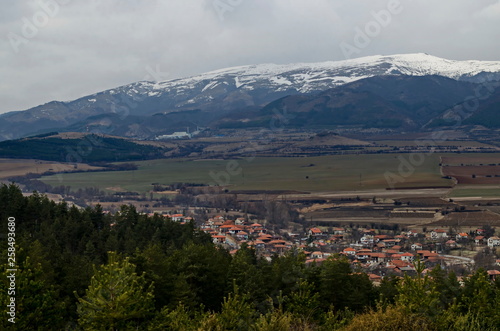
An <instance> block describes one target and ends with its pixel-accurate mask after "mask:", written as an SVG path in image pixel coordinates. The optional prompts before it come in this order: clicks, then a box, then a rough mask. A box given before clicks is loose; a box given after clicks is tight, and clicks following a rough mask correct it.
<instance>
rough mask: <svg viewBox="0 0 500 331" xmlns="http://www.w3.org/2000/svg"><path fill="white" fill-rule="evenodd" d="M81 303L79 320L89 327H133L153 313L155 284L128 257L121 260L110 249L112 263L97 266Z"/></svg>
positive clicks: (109, 261)
mask: <svg viewBox="0 0 500 331" xmlns="http://www.w3.org/2000/svg"><path fill="white" fill-rule="evenodd" d="M77 297H78V295H77ZM77 306H78V308H77V311H78V315H79V319H78V322H79V324H80V326H81V327H82V328H84V329H85V330H126V329H132V328H134V327H136V326H138V325H140V324H141V322H142V323H143V322H144V321H145V320H146V319H147V318H148V317H150V316H151V313H152V310H153V285H152V284H150V285H148V284H147V282H146V281H145V279H144V275H141V276H138V275H137V273H136V272H135V265H133V264H132V263H130V262H129V259H128V258H125V259H124V260H120V259H119V258H118V257H117V254H116V253H115V252H110V253H109V256H108V264H107V265H104V266H101V268H100V269H99V270H95V272H94V276H93V277H92V280H91V283H90V286H89V288H88V289H87V291H86V293H85V296H84V297H83V298H80V297H78V305H77Z"/></svg>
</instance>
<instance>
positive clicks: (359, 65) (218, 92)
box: [0, 54, 500, 140]
mask: <svg viewBox="0 0 500 331" xmlns="http://www.w3.org/2000/svg"><path fill="white" fill-rule="evenodd" d="M386 75H390V76H402V75H408V76H429V75H437V76H442V77H447V78H450V79H453V80H458V81H468V82H480V81H484V80H500V62H498V61H497V62H493V61H490V62H487V61H451V60H446V59H441V58H437V57H434V56H431V55H427V54H403V55H392V56H369V57H364V58H359V59H351V60H345V61H335V62H334V61H329V62H321V63H299V64H289V65H276V64H262V65H251V66H242V67H234V68H227V69H222V70H217V71H212V72H208V73H205V74H201V75H198V76H193V77H189V78H183V79H173V80H168V81H164V82H159V83H153V82H137V83H133V84H129V85H125V86H121V87H118V88H115V89H111V90H107V91H103V92H100V93H96V94H93V95H90V96H86V97H83V98H80V99H78V100H75V101H71V102H50V103H48V104H45V105H42V106H38V107H35V108H31V109H28V110H26V111H22V112H12V113H8V114H4V115H0V140H4V139H14V138H18V137H22V136H24V135H27V134H29V133H32V132H38V131H40V130H50V129H61V128H64V127H66V126H69V125H74V124H76V123H78V122H82V121H85V120H86V119H87V118H88V117H90V116H99V115H103V114H115V115H118V116H119V118H120V120H125V119H126V118H127V117H129V116H134V115H138V116H145V115H152V114H155V113H170V112H176V111H184V110H194V109H200V110H202V111H208V112H214V113H217V114H218V116H220V114H230V113H233V112H234V111H237V110H240V111H241V110H250V111H251V110H256V109H258V108H260V107H261V106H263V105H265V104H267V103H269V102H271V101H273V100H276V99H278V98H281V97H284V96H287V95H296V94H307V93H317V92H321V91H324V90H327V89H330V88H333V87H336V86H342V85H344V84H347V83H352V82H354V81H358V80H360V79H364V78H369V77H374V76H386ZM130 136H133V137H138V138H148V134H147V130H146V132H143V133H137V134H136V133H133V131H132V132H131V133H130Z"/></svg>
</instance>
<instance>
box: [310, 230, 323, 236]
mask: <svg viewBox="0 0 500 331" xmlns="http://www.w3.org/2000/svg"><path fill="white" fill-rule="evenodd" d="M308 234H309V235H310V236H311V237H320V236H322V235H323V231H321V230H320V229H318V228H310V229H309V232H308Z"/></svg>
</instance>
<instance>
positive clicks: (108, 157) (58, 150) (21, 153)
mask: <svg viewBox="0 0 500 331" xmlns="http://www.w3.org/2000/svg"><path fill="white" fill-rule="evenodd" d="M43 136H44V135H39V136H35V137H31V138H24V139H17V140H7V141H2V142H0V154H1V155H2V157H7V158H18V159H38V160H48V161H58V162H84V163H95V162H119V161H134V160H148V159H155V158H161V157H163V156H164V155H163V154H164V153H165V150H163V149H161V148H158V147H153V146H148V145H139V144H136V143H134V142H132V141H129V140H126V139H120V138H111V137H102V136H99V135H95V134H89V135H87V136H85V137H83V138H78V139H61V138H57V137H48V138H44V137H43ZM41 138H43V139H41Z"/></svg>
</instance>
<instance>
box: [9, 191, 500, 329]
mask: <svg viewBox="0 0 500 331" xmlns="http://www.w3.org/2000/svg"><path fill="white" fill-rule="evenodd" d="M9 217H14V218H15V219H16V226H15V231H16V237H15V238H16V249H17V251H16V263H17V268H18V271H17V273H16V303H17V315H16V323H15V324H12V323H10V322H8V321H7V317H6V314H4V317H3V318H2V322H1V324H2V327H1V328H2V329H18V330H31V329H38V330H64V329H67V330H79V329H84V330H129V329H134V330H375V329H378V330H497V329H498V327H499V326H500V308H499V307H500V281H496V282H492V281H490V280H489V278H488V274H487V273H486V272H484V270H479V271H477V272H476V273H474V274H472V275H471V276H470V277H467V278H465V279H464V283H463V285H461V284H460V282H459V280H458V279H457V277H456V276H455V275H454V274H453V273H446V272H445V271H444V270H442V269H441V268H439V267H436V268H435V269H434V270H432V271H431V272H430V273H429V274H426V275H423V268H424V267H423V265H422V264H417V269H418V277H416V278H410V277H404V278H402V279H399V278H396V277H389V278H385V279H384V280H383V281H382V283H381V285H380V286H374V285H372V282H371V281H370V280H369V277H368V276H367V275H366V274H365V273H363V272H360V270H356V269H353V268H352V267H351V265H350V263H349V262H348V261H347V259H345V258H343V257H340V256H334V257H331V258H329V259H328V260H326V261H324V262H323V263H321V264H306V263H305V255H304V254H303V253H301V252H298V251H291V252H289V253H288V254H286V255H284V256H273V257H271V258H270V259H265V258H259V257H258V256H256V254H255V251H254V250H253V249H250V248H248V247H245V246H244V247H242V248H241V249H240V250H239V251H238V252H237V253H235V254H234V255H231V254H230V253H229V252H228V251H227V250H225V249H222V248H220V247H217V246H214V245H213V244H212V242H211V238H210V236H209V235H207V234H204V233H203V232H201V231H198V230H197V229H195V227H194V224H193V223H188V224H179V223H176V222H172V221H170V220H165V219H164V218H162V217H160V216H153V217H147V216H145V215H140V214H138V213H137V211H136V210H135V209H134V207H132V206H122V207H121V210H120V212H119V213H117V214H116V215H109V214H104V213H103V212H102V209H101V208H100V207H99V206H97V207H95V208H86V209H83V210H80V209H77V208H76V207H70V206H69V205H67V204H66V203H59V204H56V203H54V202H52V201H50V200H48V199H47V198H46V197H45V196H42V195H39V194H34V195H31V196H29V197H24V196H23V195H22V193H21V191H20V190H19V189H18V188H17V187H16V186H14V185H9V186H6V185H3V186H1V187H0V219H1V220H2V228H1V229H2V230H1V233H2V234H4V237H5V233H6V231H7V220H8V218H9ZM1 247H2V252H4V254H3V256H4V257H5V258H4V261H2V275H1V280H0V284H1V288H0V299H1V304H2V306H3V307H6V305H7V300H9V297H8V295H7V288H8V283H7V278H6V273H7V272H6V269H7V266H6V262H7V259H6V256H7V247H8V245H7V242H6V241H5V240H2V241H1ZM4 309H5V308H4Z"/></svg>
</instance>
